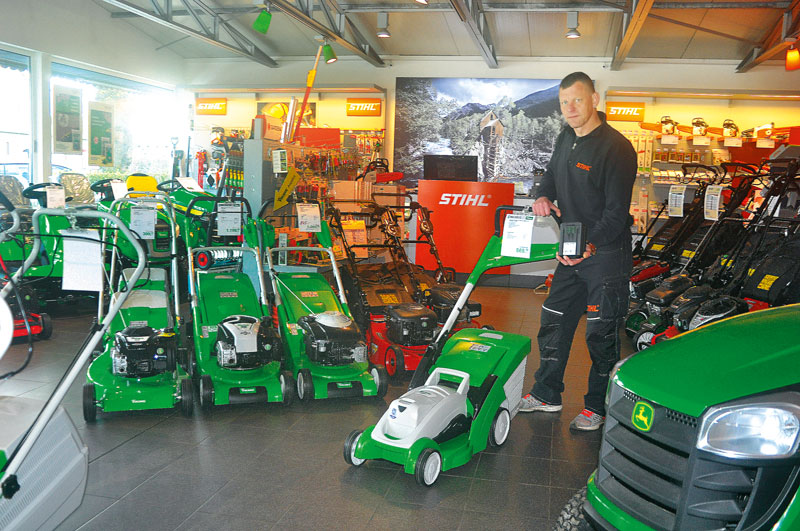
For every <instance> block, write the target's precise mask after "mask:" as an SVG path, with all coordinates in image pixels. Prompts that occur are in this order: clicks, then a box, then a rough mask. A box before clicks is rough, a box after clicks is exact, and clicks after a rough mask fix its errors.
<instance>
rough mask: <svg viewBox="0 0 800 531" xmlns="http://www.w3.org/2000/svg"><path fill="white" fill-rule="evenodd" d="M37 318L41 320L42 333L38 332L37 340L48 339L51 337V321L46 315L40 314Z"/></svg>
mask: <svg viewBox="0 0 800 531" xmlns="http://www.w3.org/2000/svg"><path fill="white" fill-rule="evenodd" d="M39 318H40V319H41V320H42V331H41V332H39V339H50V336H52V335H53V319H52V318H51V317H50V315H48V314H46V313H40V314H39Z"/></svg>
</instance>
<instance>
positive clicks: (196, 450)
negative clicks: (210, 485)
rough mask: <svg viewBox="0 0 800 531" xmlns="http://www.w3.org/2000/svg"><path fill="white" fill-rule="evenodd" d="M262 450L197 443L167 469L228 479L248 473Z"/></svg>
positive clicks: (173, 471)
mask: <svg viewBox="0 0 800 531" xmlns="http://www.w3.org/2000/svg"><path fill="white" fill-rule="evenodd" d="M260 450H261V449H257V450H253V451H247V450H240V451H238V452H225V451H224V450H220V449H218V448H214V447H211V446H203V445H197V446H195V447H193V448H191V449H190V450H188V451H186V452H185V453H184V454H183V455H181V456H180V457H179V458H178V459H176V460H174V461H173V462H172V463H171V464H169V466H167V468H166V470H167V471H168V472H172V473H185V474H190V475H197V476H208V477H215V478H219V479H223V480H225V481H228V480H232V479H235V478H236V477H239V476H242V475H247V473H248V470H250V469H251V467H252V464H253V463H254V462H255V461H256V460H257V458H258V456H259V453H260Z"/></svg>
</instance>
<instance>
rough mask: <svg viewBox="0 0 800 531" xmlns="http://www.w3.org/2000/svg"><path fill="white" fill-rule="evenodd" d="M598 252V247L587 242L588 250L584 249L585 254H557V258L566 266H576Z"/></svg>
mask: <svg viewBox="0 0 800 531" xmlns="http://www.w3.org/2000/svg"><path fill="white" fill-rule="evenodd" d="M596 252H597V249H596V248H595V246H594V245H592V244H591V243H587V244H586V250H585V251H583V256H581V257H580V258H569V257H567V256H561V255H560V254H556V260H558V261H559V262H560V263H562V264H564V265H565V266H576V265H578V264H580V263H581V262H583V261H584V260H586V259H587V258H589V257H590V256H594V254H595V253H596Z"/></svg>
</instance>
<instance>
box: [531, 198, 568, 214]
mask: <svg viewBox="0 0 800 531" xmlns="http://www.w3.org/2000/svg"><path fill="white" fill-rule="evenodd" d="M532 208H533V214H534V215H535V216H545V217H546V216H549V215H550V211H551V210H553V211H554V212H555V213H556V214H557V215H558V217H561V209H560V208H558V207H557V206H556V205H554V204H553V202H552V201H550V200H549V199H548V198H546V197H540V198H539V199H537V200H536V201H534V202H533V205H532Z"/></svg>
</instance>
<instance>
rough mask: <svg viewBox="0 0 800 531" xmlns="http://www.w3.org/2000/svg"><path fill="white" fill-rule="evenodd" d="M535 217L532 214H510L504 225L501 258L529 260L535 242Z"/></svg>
mask: <svg viewBox="0 0 800 531" xmlns="http://www.w3.org/2000/svg"><path fill="white" fill-rule="evenodd" d="M533 221H534V216H532V215H530V214H509V215H508V216H506V221H505V223H504V224H503V244H502V246H501V247H500V255H501V256H514V257H518V258H528V257H530V255H531V242H532V241H533Z"/></svg>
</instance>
